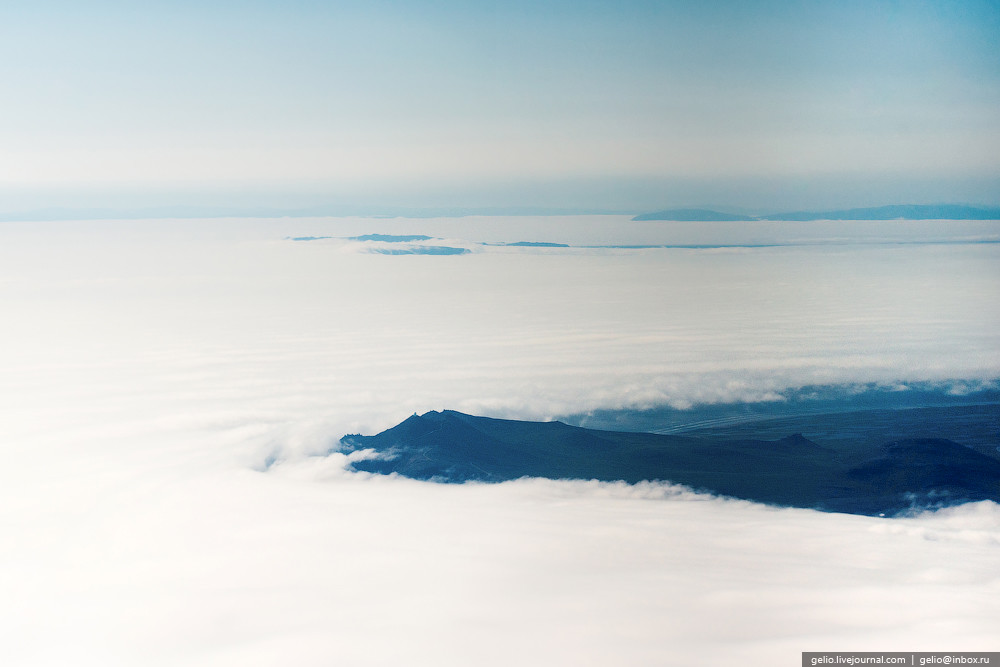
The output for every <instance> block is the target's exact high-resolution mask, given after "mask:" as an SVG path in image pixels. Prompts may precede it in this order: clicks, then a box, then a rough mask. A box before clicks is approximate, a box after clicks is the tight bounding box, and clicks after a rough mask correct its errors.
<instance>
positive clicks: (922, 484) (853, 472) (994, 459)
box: [340, 404, 1000, 515]
mask: <svg viewBox="0 0 1000 667" xmlns="http://www.w3.org/2000/svg"><path fill="white" fill-rule="evenodd" d="M998 416H1000V406H997V405H996V404H994V405H988V406H974V405H972V406H950V407H929V408H915V409H908V410H893V411H882V412H868V411H865V412H862V413H858V412H854V413H844V414H840V415H811V416H807V417H798V418H796V419H795V420H792V421H789V422H788V423H787V426H790V427H794V428H799V429H801V428H803V427H805V428H806V429H809V430H815V431H816V432H817V433H819V434H820V435H819V436H810V437H806V436H805V435H803V434H802V433H801V432H798V431H791V432H788V431H786V432H785V433H786V434H785V435H780V436H778V437H775V436H776V435H778V434H777V433H775V431H776V430H781V426H780V423H776V421H775V420H773V419H770V420H765V421H763V422H761V426H762V428H761V430H759V431H756V432H755V430H756V429H755V427H754V425H753V424H750V425H743V429H744V430H743V431H742V432H741V433H740V435H737V436H736V437H733V436H734V434H732V433H719V432H715V431H713V430H712V429H702V430H698V431H690V432H687V433H685V434H683V435H676V434H662V433H654V432H624V431H603V430H597V429H591V428H581V427H577V426H570V425H568V424H565V423H563V422H559V421H552V422H528V421H513V420H506V419H491V418H487V417H476V416H472V415H467V414H463V413H461V412H455V411H452V410H445V411H443V412H434V411H432V412H427V413H425V414H423V415H419V416H418V415H413V416H412V417H410V418H409V419H407V420H405V421H404V422H402V423H400V424H399V425H397V426H395V427H393V428H390V429H388V430H387V431H383V432H382V433H379V434H378V435H373V436H363V435H346V436H344V437H343V438H342V439H341V440H340V449H341V451H345V452H356V451H363V450H370V451H371V452H372V453H373V454H374V456H373V457H370V458H363V459H361V460H354V461H353V462H352V463H351V467H352V468H353V469H354V470H357V471H366V472H371V473H381V474H389V473H396V474H400V475H404V476H406V477H411V478H414V479H421V480H430V481H437V482H451V483H456V482H466V481H481V482H501V481H506V480H514V479H518V478H521V477H547V478H551V479H584V480H589V479H596V480H602V481H624V482H629V483H636V482H640V481H646V480H649V481H657V480H659V481H667V482H673V483H678V484H683V485H686V486H688V487H691V488H693V489H695V490H700V491H705V492H710V493H715V494H720V495H724V496H729V497H733V498H741V499H745V500H751V501H755V502H762V503H768V504H773V505H780V506H787V507H802V508H811V509H818V510H823V511H829V512H845V513H851V514H866V515H879V514H884V515H897V514H900V513H906V512H908V511H912V510H915V509H923V508H933V507H941V506H946V505H954V504H958V503H962V502H969V501H980V500H992V501H994V502H1000V457H998V456H997V448H996V437H995V436H993V435H989V434H987V435H986V436H983V435H982V434H981V433H980V430H979V429H980V426H979V425H981V424H988V423H995V420H996V418H997V417H998ZM865 423H878V424H881V425H882V427H883V428H888V431H889V432H891V433H893V434H894V436H893V439H891V440H888V441H887V440H883V439H882V436H881V435H880V433H881V432H880V433H875V432H871V431H866V430H865V429H861V430H858V426H857V425H858V424H865ZM929 425H930V426H929ZM747 429H749V430H747ZM942 431H946V432H948V433H949V434H950V435H951V437H950V438H944V437H940V436H941V434H942ZM882 432H884V431H882ZM932 435H933V436H934V437H929V436H932ZM952 438H954V439H952ZM960 442H961V444H960Z"/></svg>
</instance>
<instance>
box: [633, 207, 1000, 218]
mask: <svg viewBox="0 0 1000 667" xmlns="http://www.w3.org/2000/svg"><path fill="white" fill-rule="evenodd" d="M632 219H633V220H635V221H638V222H643V221H652V220H670V221H675V222H735V221H743V220H747V221H752V220H776V221H796V222H808V221H812V220H1000V208H978V207H975V206H963V205H960V204H903V205H894V206H876V207H872V208H848V209H838V210H833V211H793V212H791V213H771V214H768V215H756V216H753V215H732V214H728V213H720V212H718V211H712V210H709V209H700V208H675V209H667V210H664V211H656V212H654V213H644V214H642V215H637V216H635V217H634V218H632Z"/></svg>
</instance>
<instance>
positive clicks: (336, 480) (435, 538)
mask: <svg viewBox="0 0 1000 667" xmlns="http://www.w3.org/2000/svg"><path fill="white" fill-rule="evenodd" d="M368 233H384V234H426V235H428V236H432V237H434V240H433V241H428V243H431V244H434V245H442V246H450V247H463V248H468V249H469V250H470V252H469V253H467V254H463V255H452V256H429V255H412V256H391V255H382V254H377V253H373V252H371V251H372V250H373V247H372V244H369V243H364V242H358V241H351V240H348V238H347V237H351V236H357V235H361V234H368ZM303 236H326V237H331V238H324V239H320V240H317V241H293V240H291V237H303ZM516 241H546V242H556V243H565V244H569V245H570V246H572V247H569V248H538V247H517V248H515V247H511V246H490V245H483V244H484V242H485V243H505V242H506V243H510V242H516ZM998 241H1000V223H997V222H926V221H924V222H904V221H891V222H878V223H872V222H865V223H825V222H816V223H658V222H653V223H648V222H647V223H636V222H631V221H629V220H628V219H627V218H625V217H620V216H588V217H578V218H566V217H563V218H555V217H553V218H527V217H520V218H486V217H484V218H475V217H470V218H456V219H392V220H388V219H386V220H379V219H362V218H355V219H280V220H156V221H152V220H141V221H77V222H57V223H56V222H53V223H38V222H35V223H16V222H8V223H2V224H0V303H2V304H3V327H2V328H0V368H2V370H3V373H2V376H0V405H2V408H0V448H2V449H0V452H2V461H3V466H2V467H0V536H2V537H0V600H2V602H0V627H3V628H4V629H5V631H4V635H5V639H4V641H3V651H4V655H5V656H6V657H5V658H4V661H5V662H6V663H7V664H12V665H13V664H16V665H48V664H52V665H65V664H74V665H89V664H94V665H135V664H143V665H147V664H148V665H240V666H244V665H277V664H294V665H329V664H342V665H387V664H393V665H395V664H410V665H422V664H428V665H430V664H433V665H452V664H454V665H459V664H461V665H466V664H485V665H509V664H537V665H551V664H581V665H621V664H628V665H663V664H685V665H696V664H706V665H708V664H721V661H724V660H729V659H736V658H737V657H739V658H741V659H746V660H747V662H745V663H743V664H755V665H757V664H759V665H773V664H794V663H795V661H796V660H798V656H799V652H800V651H817V650H903V651H910V650H913V651H919V650H970V651H971V650H996V648H997V645H996V640H995V637H996V627H997V626H998V625H1000V574H998V571H997V568H996V564H997V563H998V562H1000V508H998V507H997V506H996V505H995V504H992V503H979V504H973V505H967V506H964V507H960V508H955V509H951V510H946V511H941V512H938V513H936V514H928V515H923V516H919V517H912V518H907V519H893V520H889V519H878V518H868V517H858V516H846V515H835V514H822V513H817V512H812V511H806V510H786V509H780V510H779V509H774V508H768V507H763V506H758V505H754V504H751V503H746V502H736V501H730V500H724V499H718V498H711V497H707V496H702V495H697V494H694V493H691V492H690V491H687V490H684V489H680V488H675V487H669V486H664V485H643V486H638V487H628V486H625V485H615V484H597V483H589V482H556V481H549V480H522V481H518V482H514V483H508V484H501V485H461V486H447V485H434V484H427V483H420V482H415V481H410V480H406V479H401V478H387V477H369V476H367V475H363V474H351V473H348V472H345V471H344V463H345V457H344V456H343V455H342V454H339V453H336V452H334V453H332V454H330V452H331V450H333V449H335V447H336V443H337V441H338V439H339V438H340V437H341V436H342V435H344V434H345V433H358V432H360V433H365V434H371V433H375V432H377V431H379V430H382V429H384V428H387V427H389V426H392V425H394V424H395V423H398V422H399V421H401V420H402V419H404V418H406V417H407V416H409V415H410V414H413V413H414V412H424V411H426V410H431V409H442V408H450V409H458V410H462V411H466V412H472V413H476V414H483V415H489V416H498V417H513V418H530V419H545V418H549V417H552V416H553V415H558V414H567V413H571V412H582V411H586V410H591V409H598V408H620V407H633V408H634V407H640V408H641V407H651V406H655V405H663V404H669V405H673V406H676V407H685V406H688V405H692V404H695V403H700V402H725V401H758V400H772V399H774V398H776V397H777V396H779V395H780V392H781V391H783V390H786V389H789V388H794V387H799V386H803V385H814V384H837V383H857V382H875V383H884V384H885V385H886V386H893V385H894V384H895V383H898V382H916V381H931V382H956V383H958V384H960V385H962V386H965V387H968V386H979V385H980V384H989V383H991V382H994V381H995V380H996V379H997V378H998V377H1000V269H998V267H1000V261H998V260H1000V243H998ZM620 245H668V246H669V245H673V246H685V245H705V246H711V247H704V248H690V247H663V248H642V249H627V248H617V247H616V248H612V247H593V246H620Z"/></svg>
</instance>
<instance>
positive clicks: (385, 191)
mask: <svg viewBox="0 0 1000 667" xmlns="http://www.w3.org/2000/svg"><path fill="white" fill-rule="evenodd" d="M0 23H2V25H3V26H4V27H3V37H4V39H3V40H2V41H0V56H2V57H0V74H2V75H3V80H4V82H5V85H4V92H3V102H4V103H3V104H2V105H0V140H2V143H3V145H4V151H3V153H2V155H0V195H2V203H0V213H12V212H16V211H18V210H21V211H26V210H32V209H38V208H46V207H50V206H70V207H76V208H80V207H98V208H101V207H112V208H116V207H120V206H121V205H122V203H121V202H122V201H123V200H128V201H131V202H132V203H131V204H129V205H130V206H133V207H140V208H141V207H155V206H167V205H174V206H178V205H179V206H211V205H215V206H220V205H221V206H234V205H237V204H239V205H243V206H247V205H249V206H261V207H263V206H276V207H279V208H293V209H294V208H298V207H302V206H315V205H340V206H349V207H360V208H362V209H363V208H365V207H367V208H369V209H373V210H377V209H379V208H385V207H402V208H445V207H468V208H488V207H534V208H555V209H573V210H592V209H599V210H625V211H636V212H642V211H648V210H656V209H661V208H671V207H686V206H730V207H745V208H748V209H751V210H755V211H764V210H771V211H782V210H795V209H803V208H806V209H812V208H852V207H859V206H875V205H884V204H929V203H970V204H982V205H996V204H1000V200H998V199H997V197H998V195H997V192H1000V157H998V156H1000V130H998V128H997V122H996V109H997V108H998V106H1000V58H998V50H997V49H996V38H995V36H996V34H997V32H998V31H1000V9H998V7H997V6H996V4H995V3H991V2H965V3H960V4H952V3H932V2H909V3H899V2H882V3H861V2H845V3H835V4H819V3H814V4H810V3H806V4H803V3H783V2H767V3H754V4H753V5H752V6H746V5H744V4H743V3H736V2H719V3H696V2H675V3H650V2H643V1H640V0H634V1H632V0H630V1H628V2H618V3H605V2H599V1H596V0H594V1H587V2H561V1H560V2H549V3H543V4H541V5H539V4H537V3H526V2H509V3H502V4H491V5H483V4H482V3H475V2H461V1H448V2H430V1H423V0H411V1H405V2H394V3H363V2H342V3H332V4H331V3H316V2H295V3H275V2H266V1H260V2H252V3H244V4H240V5H234V4H231V3H228V2H218V1H216V2H207V3H198V4H194V3H166V2H149V3H143V4H142V5H141V6H138V5H136V6H125V5H122V4H121V3H116V2H112V1H110V0H104V1H98V2H89V3H87V5H86V7H85V8H84V7H81V6H79V5H78V4H76V3H71V2H66V1H64V0H45V1H42V2H38V3H32V4H31V5H25V6H21V7H19V8H18V9H16V10H15V9H4V10H0Z"/></svg>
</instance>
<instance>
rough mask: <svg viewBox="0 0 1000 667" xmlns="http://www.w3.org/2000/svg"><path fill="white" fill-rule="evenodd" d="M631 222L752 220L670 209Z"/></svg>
mask: <svg viewBox="0 0 1000 667" xmlns="http://www.w3.org/2000/svg"><path fill="white" fill-rule="evenodd" d="M632 219H633V220H637V221H646V220H674V221H676V222H735V221H742V220H754V219H755V218H754V217H753V216H750V215H731V214H729V213H719V212H718V211H712V210H709V209H706V208H671V209H667V210H665V211H656V212H655V213H646V214H643V215H637V216H635V217H634V218H632Z"/></svg>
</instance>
